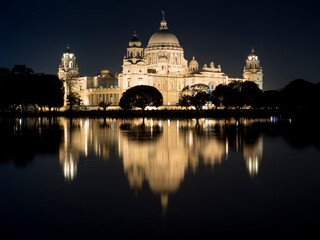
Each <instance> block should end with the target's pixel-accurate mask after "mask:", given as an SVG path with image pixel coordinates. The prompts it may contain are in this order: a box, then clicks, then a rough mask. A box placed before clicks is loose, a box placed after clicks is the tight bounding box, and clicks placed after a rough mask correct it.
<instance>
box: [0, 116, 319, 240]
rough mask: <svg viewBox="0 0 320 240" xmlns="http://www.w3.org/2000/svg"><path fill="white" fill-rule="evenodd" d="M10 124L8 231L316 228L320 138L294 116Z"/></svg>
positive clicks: (197, 234) (160, 233)
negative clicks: (284, 117) (282, 117)
mask: <svg viewBox="0 0 320 240" xmlns="http://www.w3.org/2000/svg"><path fill="white" fill-rule="evenodd" d="M0 131H1V137H0V138H1V142H2V143H1V145H2V146H1V152H2V153H1V156H0V192H1V198H0V214H1V218H0V230H1V236H3V237H5V238H3V239H8V238H23V237H33V238H34V239H58V238H59V239H97V238H99V239H100V238H112V239H119V238H123V237H134V238H142V239H144V238H148V239H160V238H161V239H166V238H175V239H187V238H188V239H192V238H194V239H199V238H200V239H203V238H207V237H208V236H209V237H210V238H216V239H226V238H237V239H262V238H271V237H275V236H282V237H288V236H298V235H299V236H306V235H308V234H311V233H317V234H318V231H317V229H318V228H319V227H320V224H319V223H320V204H319V202H320V188H319V184H320V174H319V172H320V147H319V141H318V140H317V139H318V138H317V136H315V137H314V136H311V135H310V132H306V131H305V129H304V128H303V127H296V125H295V124H294V122H293V121H292V119H279V118H277V117H271V118H266V119H246V118H240V119H204V118H203V119H198V120H196V119H179V120H178V119H144V120H143V119H109V118H96V119H94V118H77V119H68V118H52V119H51V118H16V119H0ZM318 235H319V234H318Z"/></svg>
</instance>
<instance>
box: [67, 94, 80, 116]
mask: <svg viewBox="0 0 320 240" xmlns="http://www.w3.org/2000/svg"><path fill="white" fill-rule="evenodd" d="M81 102H82V100H81V98H80V95H79V93H77V92H70V93H69V94H68V95H67V105H68V106H69V107H70V111H71V112H72V109H73V107H75V106H77V107H79V106H80V105H81Z"/></svg>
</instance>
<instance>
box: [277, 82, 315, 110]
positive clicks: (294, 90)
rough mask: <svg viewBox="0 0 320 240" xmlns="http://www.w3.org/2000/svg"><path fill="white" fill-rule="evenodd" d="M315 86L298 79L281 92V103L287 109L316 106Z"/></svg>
mask: <svg viewBox="0 0 320 240" xmlns="http://www.w3.org/2000/svg"><path fill="white" fill-rule="evenodd" d="M315 89H316V88H315V84H313V83H311V82H307V81H305V80H303V79H296V80H293V81H292V82H290V83H289V84H288V85H286V86H285V87H284V88H283V89H282V91H281V103H282V106H283V107H286V108H305V107H307V106H312V105H313V104H314V100H313V99H314V96H315V93H314V92H315Z"/></svg>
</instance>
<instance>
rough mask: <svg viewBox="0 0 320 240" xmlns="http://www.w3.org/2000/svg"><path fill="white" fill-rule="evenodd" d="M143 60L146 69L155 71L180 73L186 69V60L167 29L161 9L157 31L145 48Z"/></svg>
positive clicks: (176, 41) (173, 36)
mask: <svg viewBox="0 0 320 240" xmlns="http://www.w3.org/2000/svg"><path fill="white" fill-rule="evenodd" d="M145 61H146V64H147V65H148V69H153V70H154V71H155V72H156V73H160V74H161V73H162V74H168V73H172V72H173V73H182V72H185V71H187V65H188V62H187V61H186V60H185V59H184V52H183V49H182V47H181V46H180V43H179V40H178V38H177V37H176V35H174V34H173V33H171V32H170V31H169V30H168V25H167V21H166V19H165V15H164V12H163V11H162V20H161V22H160V28H159V31H158V32H156V33H154V34H153V35H152V36H151V38H150V40H149V42H148V45H147V47H146V49H145Z"/></svg>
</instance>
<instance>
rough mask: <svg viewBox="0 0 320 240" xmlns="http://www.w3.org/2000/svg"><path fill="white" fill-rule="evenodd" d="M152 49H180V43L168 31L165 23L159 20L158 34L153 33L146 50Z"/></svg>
mask: <svg viewBox="0 0 320 240" xmlns="http://www.w3.org/2000/svg"><path fill="white" fill-rule="evenodd" d="M152 47H174V48H181V46H180V43H179V40H178V38H177V37H176V35H174V34H173V33H172V32H170V31H169V30H168V26H167V21H166V20H165V19H164V16H163V19H162V20H161V23H160V29H159V31H158V32H156V33H154V34H153V35H152V36H151V38H150V39H149V43H148V45H147V48H152Z"/></svg>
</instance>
